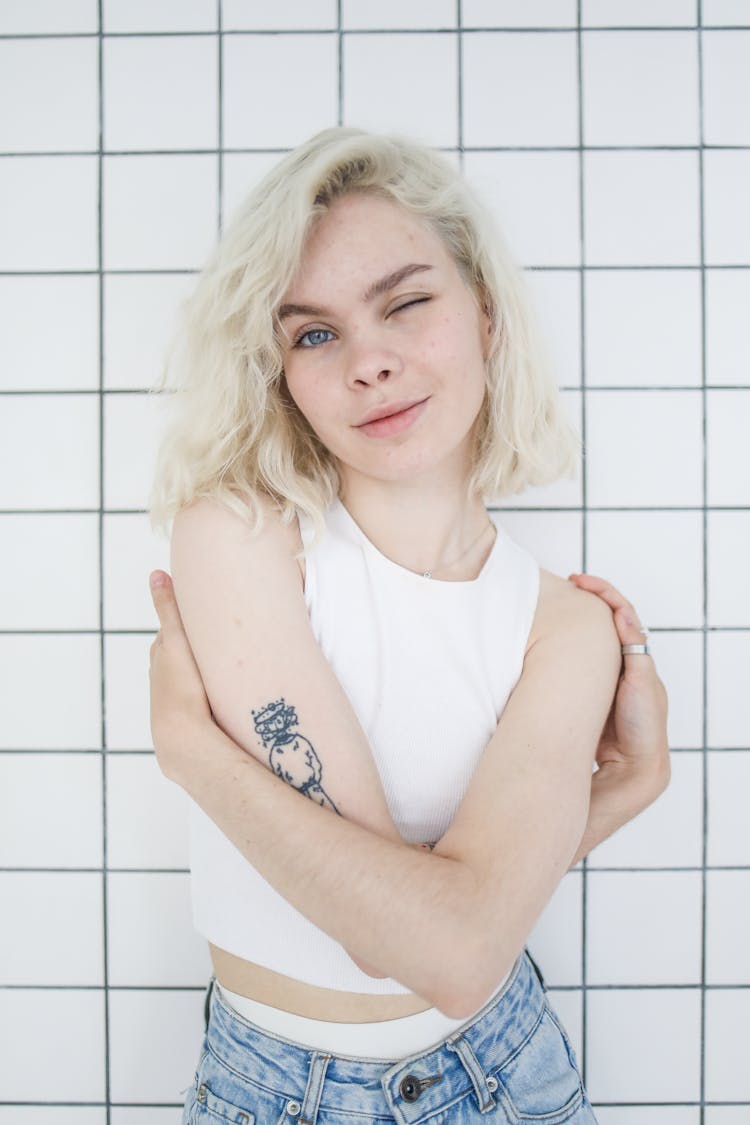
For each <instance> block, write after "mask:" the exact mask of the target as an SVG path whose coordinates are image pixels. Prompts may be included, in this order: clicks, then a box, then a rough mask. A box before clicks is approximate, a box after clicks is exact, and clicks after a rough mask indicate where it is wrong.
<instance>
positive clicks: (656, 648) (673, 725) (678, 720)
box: [649, 632, 703, 750]
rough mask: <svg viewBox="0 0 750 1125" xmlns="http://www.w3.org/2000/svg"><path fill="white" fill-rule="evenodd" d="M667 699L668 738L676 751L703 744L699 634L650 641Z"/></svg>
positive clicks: (666, 635)
mask: <svg viewBox="0 0 750 1125" xmlns="http://www.w3.org/2000/svg"><path fill="white" fill-rule="evenodd" d="M649 645H650V647H651V650H652V652H653V654H654V657H655V659H656V666H657V668H658V669H659V675H660V676H661V678H662V680H663V681H664V685H665V687H666V689H667V695H668V696H669V715H668V718H667V735H668V738H669V745H670V746H672V747H674V748H675V749H685V750H688V749H694V748H696V747H699V746H702V745H703V643H702V637H701V635H700V633H697V632H696V633H657V634H656V635H655V636H652V637H651V638H650V639H649Z"/></svg>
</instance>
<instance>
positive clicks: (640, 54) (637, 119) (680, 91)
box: [582, 31, 700, 145]
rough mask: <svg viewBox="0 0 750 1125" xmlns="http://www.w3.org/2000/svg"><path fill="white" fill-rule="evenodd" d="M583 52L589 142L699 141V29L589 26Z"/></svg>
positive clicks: (585, 129) (585, 124) (585, 125)
mask: <svg viewBox="0 0 750 1125" xmlns="http://www.w3.org/2000/svg"><path fill="white" fill-rule="evenodd" d="M582 58H583V76H582V81H583V94H584V97H583V137H584V143H585V144H587V145H696V144H698V141H699V139H700V137H699V130H698V109H699V99H698V35H697V32H693V31H587V32H584V33H583V40H582ZM665 74H667V75H669V81H668V82H665V81H664V76H665Z"/></svg>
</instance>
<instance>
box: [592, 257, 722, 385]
mask: <svg viewBox="0 0 750 1125" xmlns="http://www.w3.org/2000/svg"><path fill="white" fill-rule="evenodd" d="M584 284H585V295H584V301H585V313H586V383H587V385H588V386H590V387H592V386H593V387H614V386H620V387H628V386H641V387H642V386H644V385H646V384H650V383H652V384H654V385H655V386H661V387H664V386H700V384H701V319H702V318H701V278H700V274H699V272H698V271H697V270H587V271H585V274H584Z"/></svg>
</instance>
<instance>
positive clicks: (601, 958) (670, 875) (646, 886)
mask: <svg viewBox="0 0 750 1125" xmlns="http://www.w3.org/2000/svg"><path fill="white" fill-rule="evenodd" d="M701 907H702V887H701V873H700V871H669V872H663V871H638V872H633V871H606V872H594V871H591V872H589V875H588V881H587V894H586V962H587V983H588V984H592V985H597V984H606V985H610V984H612V985H616V984H635V985H644V984H658V985H666V984H676V985H684V984H699V983H700V979H701Z"/></svg>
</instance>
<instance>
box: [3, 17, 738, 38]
mask: <svg viewBox="0 0 750 1125" xmlns="http://www.w3.org/2000/svg"><path fill="white" fill-rule="evenodd" d="M463 30H464V31H465V32H467V33H468V34H470V35H529V34H534V35H568V36H571V37H572V36H573V35H576V34H577V33H578V32H581V33H583V34H586V33H588V32H592V31H593V32H606V33H608V34H615V33H617V32H624V33H626V34H627V33H628V32H630V33H633V32H669V33H670V34H674V35H685V34H688V33H694V32H696V31H700V30H703V31H708V32H714V31H717V32H718V31H740V32H741V31H745V32H750V23H748V24H705V25H703V26H701V24H700V23H697V24H691V23H685V24H617V25H610V24H585V25H584V24H581V23H580V21H578V22H576V23H569V24H552V25H549V26H538V25H529V26H526V27H503V26H500V25H494V26H493V25H490V24H476V25H469V26H464V28H463ZM339 31H340V32H341V34H342V35H353V36H360V35H451V34H455V32H456V28H455V26H450V25H446V26H444V27H434V26H432V25H430V26H425V27H342V26H341V23H340V22H338V23H337V24H336V25H332V26H330V27H277V28H234V27H233V28H225V30H224V32H223V34H224V35H231V36H236V37H237V38H250V37H254V38H258V37H261V38H267V37H269V36H285V35H310V36H316V37H317V36H321V35H336V34H337V33H338V32H339ZM215 34H216V29H215V28H206V29H203V28H201V29H198V30H161V31H147V30H146V31H105V32H102V33H101V38H102V39H105V40H106V39H184V38H192V39H195V38H203V39H207V38H210V37H211V36H213V35H215ZM98 35H99V33H98V32H97V31H93V30H92V31H69V32H64V31H61V32H43V31H42V32H1V33H0V42H3V41H6V40H7V41H18V40H39V39H55V40H57V39H62V40H66V39H94V38H97V37H98Z"/></svg>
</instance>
